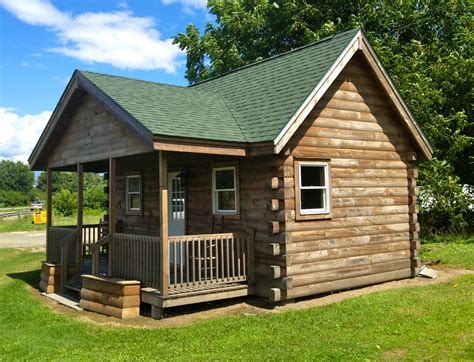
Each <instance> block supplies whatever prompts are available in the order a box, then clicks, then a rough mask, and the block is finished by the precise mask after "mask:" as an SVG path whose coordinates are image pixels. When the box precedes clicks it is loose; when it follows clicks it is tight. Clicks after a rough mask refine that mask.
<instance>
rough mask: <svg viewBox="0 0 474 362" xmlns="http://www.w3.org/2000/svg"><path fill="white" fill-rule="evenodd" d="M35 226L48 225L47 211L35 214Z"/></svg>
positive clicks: (36, 211)
mask: <svg viewBox="0 0 474 362" xmlns="http://www.w3.org/2000/svg"><path fill="white" fill-rule="evenodd" d="M33 224H35V225H40V224H46V211H43V210H42V209H37V210H35V211H34V212H33Z"/></svg>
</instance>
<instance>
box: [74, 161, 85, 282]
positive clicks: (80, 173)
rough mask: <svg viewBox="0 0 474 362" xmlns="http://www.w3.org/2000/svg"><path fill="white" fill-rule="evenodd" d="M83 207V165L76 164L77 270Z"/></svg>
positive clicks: (78, 267)
mask: <svg viewBox="0 0 474 362" xmlns="http://www.w3.org/2000/svg"><path fill="white" fill-rule="evenodd" d="M83 207H84V165H83V164H82V163H78V164H77V262H76V264H77V271H78V273H80V272H81V269H82V227H83V214H84V212H83Z"/></svg>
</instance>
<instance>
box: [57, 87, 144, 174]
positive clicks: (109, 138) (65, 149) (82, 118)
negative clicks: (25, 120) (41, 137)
mask: <svg viewBox="0 0 474 362" xmlns="http://www.w3.org/2000/svg"><path fill="white" fill-rule="evenodd" d="M58 127H59V129H58V130H57V132H58V134H59V135H60V136H59V137H58V139H56V140H55V146H54V149H53V151H52V152H51V153H50V156H49V160H48V161H49V167H60V166H67V165H73V164H76V163H80V162H90V161H94V160H103V159H107V158H109V157H121V156H128V155H132V154H139V153H142V152H149V151H150V150H151V146H148V147H147V146H145V145H144V143H143V141H141V140H140V139H138V137H137V136H135V134H134V133H133V132H132V131H131V130H130V129H129V128H128V127H127V126H126V125H124V124H123V122H121V121H119V120H117V119H116V118H115V117H114V116H113V115H112V114H111V113H110V112H108V111H107V109H106V108H105V107H104V106H103V105H102V104H100V103H99V102H97V101H96V100H94V99H93V98H92V97H91V96H89V95H84V96H82V99H81V100H80V102H79V105H78V106H77V107H76V110H75V112H74V113H73V114H72V115H71V116H70V118H68V119H67V122H61V123H60V124H58Z"/></svg>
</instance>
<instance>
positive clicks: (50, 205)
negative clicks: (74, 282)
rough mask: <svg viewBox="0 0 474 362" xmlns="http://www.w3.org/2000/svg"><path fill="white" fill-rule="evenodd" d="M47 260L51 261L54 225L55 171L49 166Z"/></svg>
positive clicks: (47, 185)
mask: <svg viewBox="0 0 474 362" xmlns="http://www.w3.org/2000/svg"><path fill="white" fill-rule="evenodd" d="M46 193H47V195H46V203H47V205H48V208H47V209H46V261H51V258H50V256H51V250H50V248H51V246H50V243H51V230H50V229H51V226H53V220H52V218H53V171H52V170H51V168H50V167H48V169H47V171H46Z"/></svg>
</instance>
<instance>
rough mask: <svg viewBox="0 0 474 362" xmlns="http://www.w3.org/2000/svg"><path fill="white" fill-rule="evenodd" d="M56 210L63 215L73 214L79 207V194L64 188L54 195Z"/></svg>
mask: <svg viewBox="0 0 474 362" xmlns="http://www.w3.org/2000/svg"><path fill="white" fill-rule="evenodd" d="M53 208H54V211H55V212H57V213H58V214H61V215H63V216H71V215H72V214H74V212H75V211H76V208H77V194H75V193H73V192H71V191H69V190H68V189H62V190H60V191H59V192H57V193H56V194H55V195H54V198H53Z"/></svg>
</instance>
